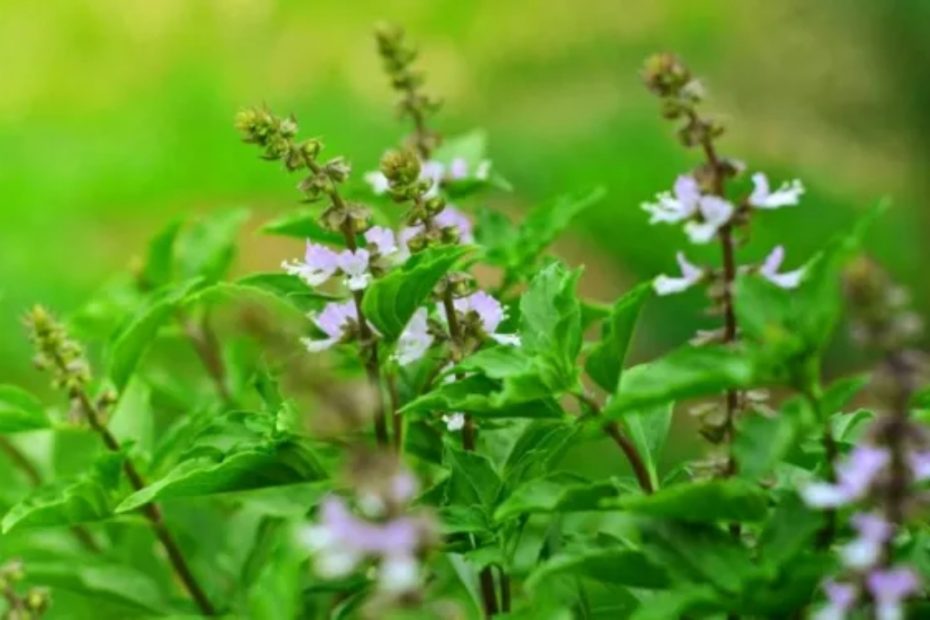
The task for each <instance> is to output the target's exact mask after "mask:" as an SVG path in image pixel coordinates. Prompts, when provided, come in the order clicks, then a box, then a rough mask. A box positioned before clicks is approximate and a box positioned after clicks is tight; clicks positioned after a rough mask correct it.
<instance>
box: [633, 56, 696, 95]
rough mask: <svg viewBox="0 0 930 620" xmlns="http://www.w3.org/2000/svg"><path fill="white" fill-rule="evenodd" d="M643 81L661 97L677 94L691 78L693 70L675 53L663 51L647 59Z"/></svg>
mask: <svg viewBox="0 0 930 620" xmlns="http://www.w3.org/2000/svg"><path fill="white" fill-rule="evenodd" d="M642 76H643V81H644V82H645V83H646V86H647V87H648V88H649V90H651V91H652V92H654V93H656V94H657V95H659V96H661V97H670V96H673V95H677V94H678V93H679V91H681V89H682V88H684V86H685V85H686V84H687V83H688V82H689V81H690V80H691V72H690V71H689V70H688V68H687V67H686V66H685V65H684V64H682V62H681V61H680V60H679V59H678V57H677V56H675V55H674V54H671V53H668V52H663V53H659V54H654V55H652V56H650V57H649V58H647V59H646V63H645V66H644V67H643V72H642Z"/></svg>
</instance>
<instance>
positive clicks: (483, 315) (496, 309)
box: [454, 291, 504, 334]
mask: <svg viewBox="0 0 930 620" xmlns="http://www.w3.org/2000/svg"><path fill="white" fill-rule="evenodd" d="M454 305H455V309H456V310H458V311H459V312H464V313H467V312H474V313H475V314H477V315H478V318H479V319H480V320H481V326H482V328H483V329H484V331H485V332H487V333H488V334H493V333H494V332H495V331H496V330H497V326H498V325H500V324H501V322H502V321H503V320H504V307H503V306H502V305H501V303H500V302H499V301H497V300H496V299H494V298H493V297H492V296H490V295H488V294H487V293H486V292H484V291H476V292H474V293H472V294H471V295H469V296H468V297H463V298H461V299H456V300H455V302H454Z"/></svg>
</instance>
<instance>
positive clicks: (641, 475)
mask: <svg viewBox="0 0 930 620" xmlns="http://www.w3.org/2000/svg"><path fill="white" fill-rule="evenodd" d="M575 397H576V398H578V400H579V401H581V402H582V403H583V404H584V405H585V406H586V407H588V409H590V410H591V412H592V413H593V414H594V415H595V416H600V415H601V406H600V405H599V404H598V403H597V401H596V400H594V399H593V398H592V397H591V396H589V395H587V394H585V393H583V392H580V393H577V394H575ZM603 428H604V432H605V433H607V436H608V437H610V438H611V439H612V440H613V442H614V443H615V444H617V447H619V448H620V450H621V451H622V452H623V454H624V456H626V460H627V461H628V462H629V463H630V467H631V468H632V469H633V474H634V475H635V476H636V482H637V483H639V488H640V489H642V490H643V491H644V492H646V493H649V494H651V493H654V492H655V487H654V486H653V485H652V478H650V477H649V468H648V467H646V462H645V461H644V460H643V457H642V455H641V454H640V453H639V450H637V449H636V445H635V444H634V443H633V441H632V440H630V438H629V437H627V436H626V435H624V434H623V431H621V430H620V425H619V424H617V423H616V422H614V421H610V422H607V423H606V424H605V425H604V426H603Z"/></svg>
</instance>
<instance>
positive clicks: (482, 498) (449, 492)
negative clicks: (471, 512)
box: [443, 445, 502, 509]
mask: <svg viewBox="0 0 930 620" xmlns="http://www.w3.org/2000/svg"><path fill="white" fill-rule="evenodd" d="M443 462H444V464H445V465H446V467H448V469H449V472H450V476H449V482H448V484H447V485H446V502H447V503H449V504H459V505H465V506H471V505H474V506H480V507H484V508H485V509H490V508H491V507H492V506H493V505H494V503H495V502H496V501H497V497H498V495H499V493H500V490H501V484H502V483H501V479H500V476H498V475H497V471H496V470H495V469H494V465H493V464H492V463H491V461H490V460H489V459H488V457H486V456H484V455H483V454H478V453H477V452H466V451H465V450H462V449H460V448H457V447H453V446H451V445H447V446H446V451H445V454H444V457H443Z"/></svg>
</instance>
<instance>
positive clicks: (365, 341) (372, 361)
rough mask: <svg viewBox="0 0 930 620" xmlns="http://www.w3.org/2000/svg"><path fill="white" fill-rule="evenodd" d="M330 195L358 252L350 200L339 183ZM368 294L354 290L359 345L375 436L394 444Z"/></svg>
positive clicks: (382, 443) (313, 168)
mask: <svg viewBox="0 0 930 620" xmlns="http://www.w3.org/2000/svg"><path fill="white" fill-rule="evenodd" d="M304 163H306V165H307V168H308V169H309V170H310V171H311V172H313V174H316V175H319V174H322V172H323V170H322V169H321V168H320V166H319V165H318V164H317V163H316V162H315V161H314V160H313V159H312V158H311V157H307V156H304ZM326 195H327V196H329V199H330V202H332V205H333V207H335V208H336V210H338V211H339V212H340V213H342V214H343V215H344V217H345V219H344V220H343V223H342V236H343V238H344V239H345V242H346V247H347V248H348V249H349V251H351V252H355V251H356V250H357V249H358V242H357V241H356V239H355V237H356V234H357V231H356V230H355V224H354V223H353V221H352V217H351V216H350V214H349V205H348V204H346V201H345V200H344V199H343V198H342V196H341V195H340V194H339V190H337V189H336V188H335V187H332V188H331V189H329V190H328V191H327V193H326ZM364 295H365V294H364V293H363V292H362V291H352V299H353V300H355V312H356V314H357V315H358V332H359V347H360V353H361V357H362V364H363V365H364V366H365V374H366V375H367V377H368V383H369V384H370V385H371V387H372V389H373V391H374V392H375V394H376V395H377V398H378V405H377V407H376V408H375V439H376V440H377V442H378V445H380V446H388V445H390V438H389V437H388V427H387V416H386V415H385V411H384V397H383V395H382V394H381V365H380V364H379V363H378V341H377V339H376V338H375V335H374V333H373V332H372V331H371V327H369V325H368V321H367V320H365V312H364V311H363V310H362V300H363V299H364Z"/></svg>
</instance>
